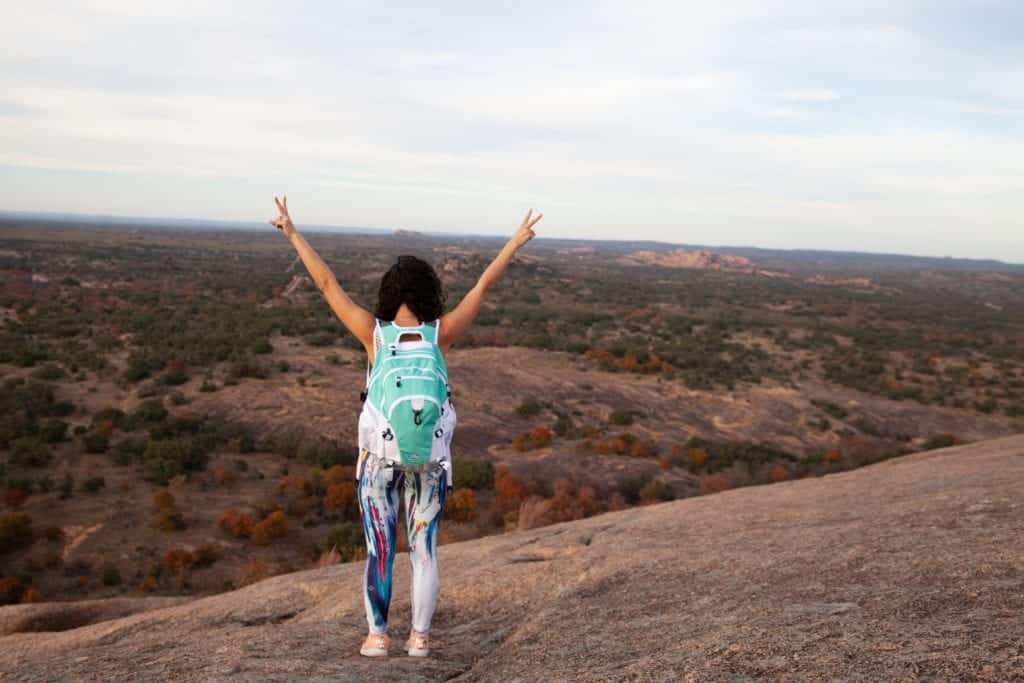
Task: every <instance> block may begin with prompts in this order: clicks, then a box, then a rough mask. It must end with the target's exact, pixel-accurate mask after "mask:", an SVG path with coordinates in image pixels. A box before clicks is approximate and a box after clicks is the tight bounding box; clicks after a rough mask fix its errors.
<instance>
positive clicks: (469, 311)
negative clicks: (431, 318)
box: [438, 209, 543, 351]
mask: <svg viewBox="0 0 1024 683" xmlns="http://www.w3.org/2000/svg"><path fill="white" fill-rule="evenodd" d="M532 216H533V209H530V210H529V211H527V212H526V218H524V219H523V222H522V223H520V224H519V229H517V230H516V233H515V234H514V235H512V239H510V240H509V241H508V243H507V244H506V245H505V246H504V247H503V248H502V250H501V251H500V252H499V253H498V255H497V256H496V257H495V259H494V260H493V261H491V265H489V266H487V268H486V270H484V272H483V275H481V276H480V279H479V280H477V283H476V285H474V286H473V289H471V290H469V292H468V293H467V294H466V296H465V297H463V299H462V301H460V302H459V305H458V306H456V307H455V308H454V309H453V310H452V311H450V312H448V313H446V314H444V315H443V316H441V337H440V339H438V345H439V346H440V347H441V349H442V350H443V351H447V350H448V348H449V347H450V346H451V345H452V344H453V343H454V342H455V340H456V339H458V338H459V337H460V336H462V333H463V332H465V331H466V330H467V329H469V326H470V325H471V324H472V322H473V319H474V318H476V314H477V313H479V312H480V306H481V305H483V303H484V298H485V297H486V296H487V290H489V289H490V288H491V285H493V284H494V283H495V282H497V281H498V279H499V278H500V277H501V275H502V273H504V272H505V268H506V267H507V266H508V264H509V261H511V260H512V257H513V256H515V253H516V252H517V251H519V249H520V248H521V247H522V246H523V245H524V244H526V243H527V242H529V241H530V240H532V239H533V237H534V232H533V226H534V225H536V224H537V221H539V220H540V219H541V218H542V217H543V214H539V213H538V214H537V216H536V217H535V218H533V217H532Z"/></svg>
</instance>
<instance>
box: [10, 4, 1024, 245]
mask: <svg viewBox="0 0 1024 683" xmlns="http://www.w3.org/2000/svg"><path fill="white" fill-rule="evenodd" d="M711 5H713V7H711ZM1021 36H1024V3H1022V2H1019V0H1005V1H1004V0H976V1H973V2H946V1H944V0H904V1H900V0H887V1H886V2H876V1H874V0H855V1H854V0H850V1H847V0H815V1H813V2H796V1H794V0H777V1H771V0H758V1H753V0H750V1H748V0H724V1H721V2H716V3H706V2H682V1H678V0H676V1H672V2H644V1H643V0H636V1H631V2H629V3H623V2H562V1H560V0H545V1H544V2H532V1H529V0H526V1H520V2H516V3H489V2H479V1H474V2H445V1H443V0H439V1H438V2H433V3H419V2H416V3H408V4H399V3H388V2H383V1H371V2H344V1H334V2H280V1H278V2H273V3H262V2H244V3H243V2H233V1H230V0H219V1H218V2H168V1H164V2H159V3H151V2H138V1H136V2H114V1H103V2H75V1H67V0H66V1H64V2H49V1H48V0H33V2H31V3H19V4H18V7H17V10H16V11H8V12H5V16H4V21H3V22H2V23H0V38H2V40H0V210H6V211H47V212H50V211H57V212H74V213H89V214H105V215H126V216H147V217H168V218H206V219H223V220H244V221H249V220H252V221H268V220H269V219H270V218H272V217H274V216H275V215H276V210H275V207H274V203H273V197H274V195H275V194H276V195H281V194H287V195H288V198H289V207H290V209H291V214H292V217H293V220H294V221H295V223H296V225H297V226H298V228H299V230H300V231H301V230H302V227H303V225H344V226H363V227H376V228H404V229H412V230H427V231H431V230H433V231H446V232H466V233H478V234H479V233H483V234H503V233H508V234H511V233H512V232H513V231H514V229H515V228H516V226H517V225H518V223H519V221H520V219H521V218H522V215H523V214H524V213H525V212H526V209H528V208H531V207H532V208H534V209H535V210H536V211H540V212H542V213H543V214H544V218H543V220H542V221H541V222H540V223H539V224H538V225H537V226H536V231H537V235H538V237H544V236H552V237H578V238H591V239H656V240H664V241H669V242H676V243H685V244H702V245H709V246H718V245H729V246H757V247H768V248H806V249H834V250H854V251H867V252H884V253H904V254H919V255H928V256H954V257H975V258H998V259H1000V260H1004V261H1010V262H1015V263H1024V229H1022V228H1024V40H1022V39H1021ZM267 227H268V229H271V230H272V229H274V228H272V227H271V226H269V224H268V226H267Z"/></svg>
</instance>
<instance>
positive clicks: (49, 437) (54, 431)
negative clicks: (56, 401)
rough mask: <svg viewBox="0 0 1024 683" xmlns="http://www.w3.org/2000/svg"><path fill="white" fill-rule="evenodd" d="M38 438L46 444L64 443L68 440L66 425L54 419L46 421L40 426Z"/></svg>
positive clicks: (62, 421)
mask: <svg viewBox="0 0 1024 683" xmlns="http://www.w3.org/2000/svg"><path fill="white" fill-rule="evenodd" d="M39 437H40V438H41V439H42V440H43V441H45V442H46V443H58V442H61V441H64V440H65V439H67V438H68V423H67V422H65V421H64V420H58V419H56V418H51V419H49V420H46V421H44V422H43V423H42V424H41V425H40V428H39Z"/></svg>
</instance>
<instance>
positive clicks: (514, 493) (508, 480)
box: [494, 463, 526, 511]
mask: <svg viewBox="0 0 1024 683" xmlns="http://www.w3.org/2000/svg"><path fill="white" fill-rule="evenodd" d="M525 497H526V487H525V486H523V483H522V482H521V481H519V480H518V479H516V478H515V477H513V476H512V474H511V472H509V469H508V466H507V465H505V464H504V463H502V464H501V465H498V467H497V468H496V469H495V470H494V501H495V503H496V504H497V505H498V507H499V508H500V509H501V510H502V511H508V510H514V509H516V508H518V507H519V504H520V503H521V502H522V501H523V499H524V498H525Z"/></svg>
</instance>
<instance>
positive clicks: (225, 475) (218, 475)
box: [213, 462, 238, 486]
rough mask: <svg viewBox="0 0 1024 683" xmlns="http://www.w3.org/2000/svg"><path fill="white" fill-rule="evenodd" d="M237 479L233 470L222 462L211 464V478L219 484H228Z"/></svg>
mask: <svg viewBox="0 0 1024 683" xmlns="http://www.w3.org/2000/svg"><path fill="white" fill-rule="evenodd" d="M237 479H238V474H236V473H235V470H234V469H232V468H230V467H228V466H227V465H225V464H224V463H221V462H219V463H217V464H216V465H214V466H213V480H214V481H215V482H217V483H218V484H220V485H221V486H230V485H231V484H233V483H234V482H235V480H237Z"/></svg>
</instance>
